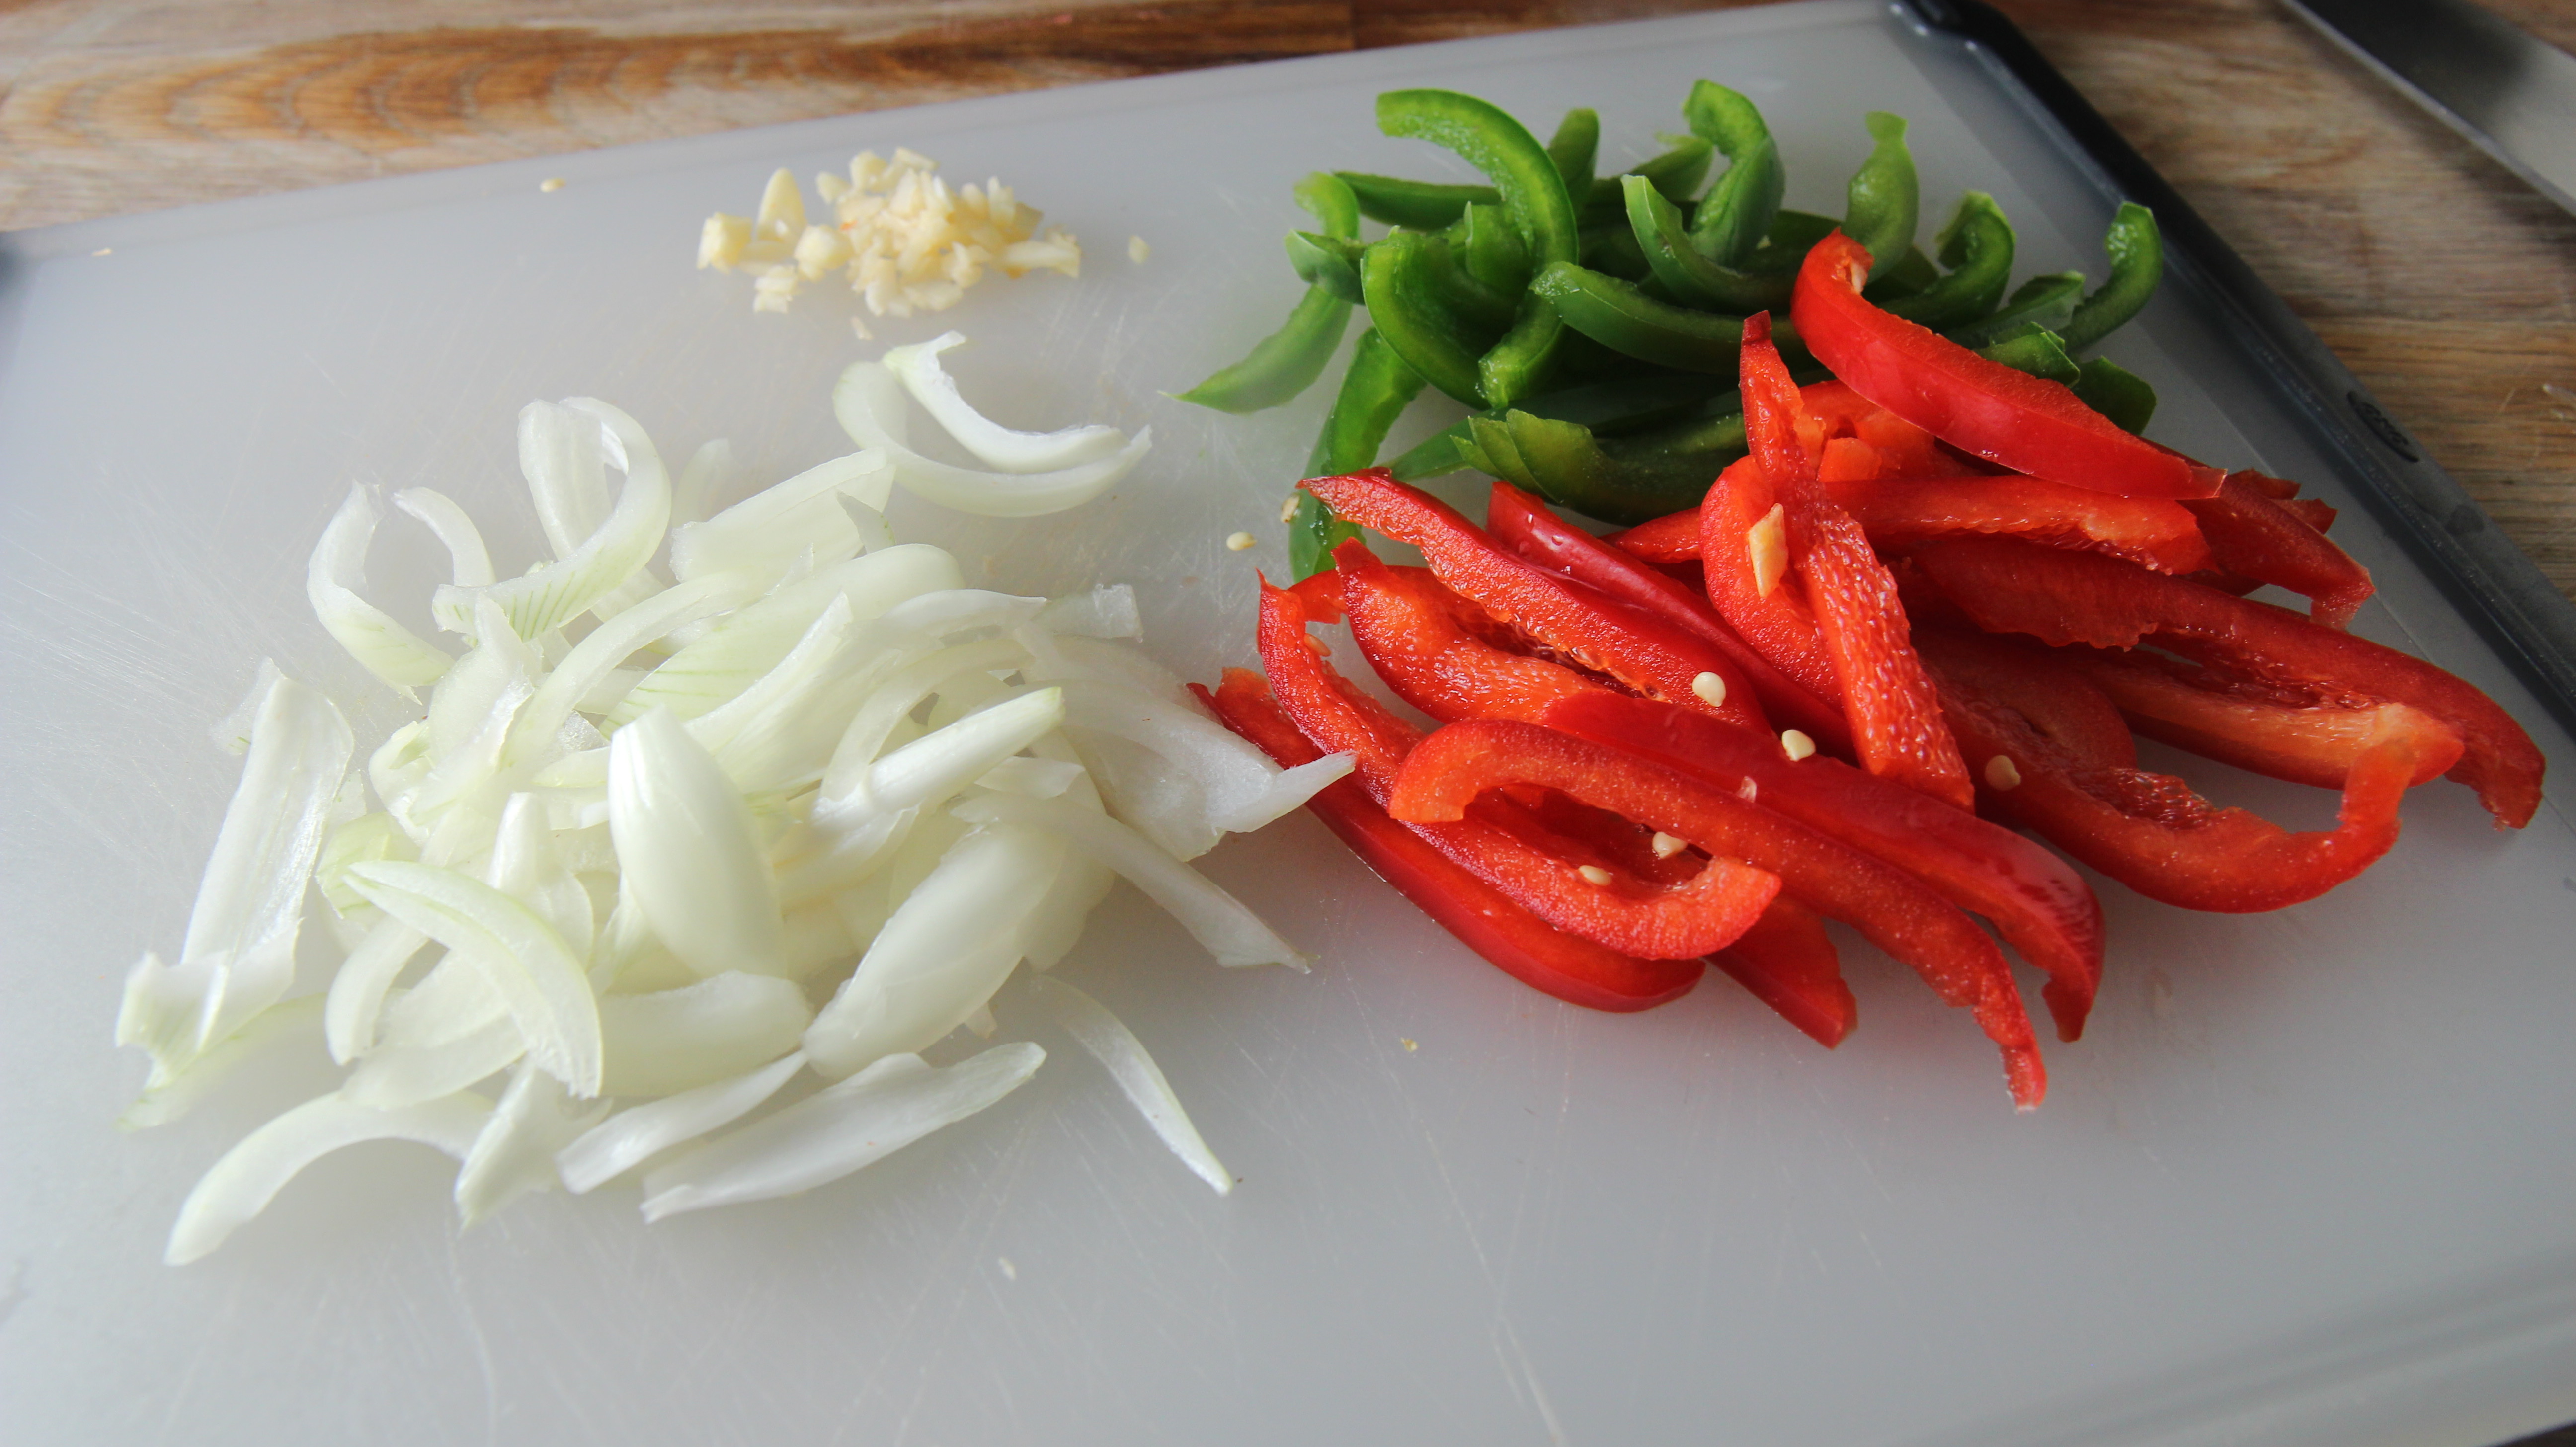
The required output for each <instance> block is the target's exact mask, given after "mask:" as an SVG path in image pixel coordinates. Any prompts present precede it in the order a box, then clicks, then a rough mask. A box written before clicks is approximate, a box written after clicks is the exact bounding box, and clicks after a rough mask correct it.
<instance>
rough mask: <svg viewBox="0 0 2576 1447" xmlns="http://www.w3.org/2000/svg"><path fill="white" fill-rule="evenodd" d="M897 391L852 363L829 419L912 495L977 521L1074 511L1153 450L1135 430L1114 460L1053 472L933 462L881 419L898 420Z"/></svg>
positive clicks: (884, 374)
mask: <svg viewBox="0 0 2576 1447" xmlns="http://www.w3.org/2000/svg"><path fill="white" fill-rule="evenodd" d="M902 407H903V384H902V383H900V382H898V381H896V380H895V377H894V374H893V373H891V372H889V371H887V370H886V369H885V368H884V367H883V366H882V365H880V364H878V363H875V362H856V363H852V364H851V366H850V368H849V369H848V370H847V371H845V372H843V373H842V374H841V381H840V384H839V385H838V386H836V387H834V388H833V389H832V412H833V415H835V416H837V417H839V418H840V419H841V430H842V431H844V432H847V433H849V434H850V439H851V440H852V441H854V442H856V443H858V444H859V445H860V446H861V447H874V448H878V449H880V450H882V451H883V452H884V453H885V454H886V456H887V458H888V459H889V460H890V461H891V462H892V463H893V464H894V480H895V481H896V482H898V483H901V484H902V485H903V486H904V488H905V489H906V490H908V491H910V492H912V493H913V494H915V495H916V496H919V497H921V498H924V499H926V500H928V501H930V502H935V503H937V504H939V505H940V506H942V507H950V508H955V509H956V510H957V511H959V512H966V513H974V514H976V515H978V516H982V517H1037V516H1040V515H1041V514H1045V513H1055V512H1062V511H1064V510H1065V509H1067V508H1071V507H1079V506H1081V505H1082V504H1084V503H1086V502H1089V501H1091V500H1092V499H1093V498H1095V497H1098V496H1099V495H1100V494H1102V493H1104V492H1107V491H1108V490H1109V489H1110V488H1111V487H1113V486H1115V485H1117V483H1118V482H1119V481H1120V480H1121V479H1122V478H1124V477H1126V476H1127V474H1128V473H1130V472H1133V471H1134V470H1135V469H1136V464H1137V463H1138V462H1140V461H1142V460H1144V456H1145V453H1146V451H1147V450H1148V449H1149V448H1151V447H1152V446H1153V441H1154V429H1153V428H1151V427H1142V428H1138V429H1137V432H1136V436H1135V439H1134V440H1133V441H1130V442H1129V443H1128V444H1127V445H1126V446H1124V447H1122V448H1120V449H1119V450H1118V451H1117V452H1116V453H1114V454H1112V455H1110V456H1108V457H1103V458H1100V459H1098V460H1096V461H1092V462H1086V463H1082V464H1081V465H1079V466H1075V467H1067V468H1063V469H1060V470H1058V471H1054V472H1026V473H1008V472H978V471H976V470H975V469H973V468H969V467H957V466H953V465H951V464H949V463H945V462H934V461H932V460H931V459H929V458H927V457H924V456H922V455H921V454H920V453H918V452H915V451H913V450H912V449H911V448H909V447H906V446H904V445H903V442H902V439H901V434H900V433H899V432H897V431H893V430H891V429H890V427H889V424H888V423H887V422H886V421H885V420H884V419H886V418H888V417H890V416H896V417H899V416H900V414H901V409H902Z"/></svg>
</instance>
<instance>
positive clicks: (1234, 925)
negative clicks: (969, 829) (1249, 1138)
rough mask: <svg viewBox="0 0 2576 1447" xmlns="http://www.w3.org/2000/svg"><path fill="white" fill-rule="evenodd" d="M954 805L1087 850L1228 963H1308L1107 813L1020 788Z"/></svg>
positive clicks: (990, 821) (969, 818) (969, 814)
mask: <svg viewBox="0 0 2576 1447" xmlns="http://www.w3.org/2000/svg"><path fill="white" fill-rule="evenodd" d="M949 812H951V813H953V814H955V815H956V816H957V817H958V818H960V819H963V820H965V821H966V822H968V823H970V824H986V825H998V824H1017V825H1022V826H1024V827H1027V828H1031V829H1039V830H1044V831H1045V832H1047V833H1049V834H1053V835H1055V836H1057V837H1059V838H1062V839H1064V840H1066V841H1067V842H1069V843H1071V844H1072V845H1074V846H1075V847H1076V848H1077V849H1079V850H1080V851H1081V852H1082V853H1083V855H1084V856H1085V857H1087V858H1090V859H1095V860H1098V861H1099V862H1100V863H1102V864H1106V865H1108V866H1109V867H1110V868H1112V869H1114V870H1117V871H1118V872H1119V873H1120V874H1122V875H1124V876H1126V878H1127V881H1128V882H1129V883H1131V884H1133V885H1135V886H1136V887H1137V888H1138V889H1141V890H1143V891H1144V892H1145V896H1146V898H1148V899H1151V900H1153V901H1154V903H1156V904H1159V905H1161V906H1162V907H1163V908H1164V909H1165V910H1167V911H1169V912H1170V914H1171V916H1172V918H1174V919H1176V920H1179V921H1180V922H1181V926H1182V928H1184V929H1187V930H1188V931H1189V932H1190V937H1191V938H1193V939H1195V940H1197V941H1198V942H1199V943H1200V944H1202V945H1205V946H1206V947H1207V950H1208V953H1210V954H1212V955H1214V956H1216V961H1217V963H1218V964H1220V965H1225V966H1229V967H1240V966H1245V965H1286V966H1287V967H1289V968H1290V969H1292V970H1297V971H1300V972H1302V971H1304V970H1305V968H1306V965H1307V957H1306V956H1305V955H1302V954H1300V953H1298V952H1297V951H1296V950H1294V949H1292V948H1290V947H1289V944H1288V942H1287V941H1286V940H1283V939H1281V938H1280V937H1279V936H1278V934H1277V933H1276V932H1274V931H1273V930H1272V929H1271V928H1270V926H1268V925H1266V924H1263V923H1262V922H1261V917H1260V916H1259V915H1256V914H1254V913H1253V912H1252V911H1251V910H1249V909H1246V908H1244V906H1243V903H1242V901H1240V900H1238V899H1236V898H1235V897H1234V896H1233V895H1231V894H1228V893H1226V892H1225V891H1224V890H1223V889H1221V888H1219V887H1218V886H1217V885H1216V884H1215V883H1213V882H1212V881H1210V880H1209V879H1208V877H1207V876H1206V875H1204V874H1201V873H1199V872H1198V871H1197V870H1195V869H1192V868H1190V867H1189V866H1188V865H1186V864H1183V863H1182V862H1181V861H1179V860H1177V859H1174V858H1173V857H1172V856H1170V855H1169V854H1166V853H1164V852H1163V851H1162V850H1160V849H1157V848H1155V847H1154V845H1153V843H1152V841H1150V840H1148V839H1146V838H1145V836H1143V835H1142V834H1139V833H1137V832H1136V831H1135V830H1133V829H1130V828H1128V827H1127V826H1126V825H1124V824H1121V823H1119V822H1118V821H1117V820H1115V819H1112V818H1110V817H1109V816H1108V815H1106V814H1095V813H1093V812H1092V811H1091V810H1089V809H1085V808H1083V807H1082V806H1081V805H1079V804H1069V803H1066V802H1065V801H1064V800H1062V799H1031V798H1028V797H1026V796H1025V795H1018V794H987V795H985V796H984V797H982V798H980V799H969V800H967V801H966V802H965V803H963V804H959V805H958V806H956V808H954V809H952V810H950V811H949ZM862 968H864V967H862Z"/></svg>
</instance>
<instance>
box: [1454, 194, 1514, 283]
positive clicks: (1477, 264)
mask: <svg viewBox="0 0 2576 1447" xmlns="http://www.w3.org/2000/svg"><path fill="white" fill-rule="evenodd" d="M1452 229H1453V231H1454V232H1455V235H1454V236H1453V237H1452V238H1451V245H1453V246H1455V247H1456V248H1457V251H1458V258H1459V264H1460V265H1462V266H1464V267H1466V268H1467V274H1468V275H1469V276H1471V277H1474V278H1475V279H1476V280H1477V281H1480V282H1482V283H1484V284H1485V285H1487V286H1490V287H1492V288H1494V289H1495V290H1496V291H1500V292H1506V293H1510V292H1518V291H1519V290H1520V289H1521V288H1523V287H1525V286H1528V285H1529V277H1530V259H1529V247H1528V246H1527V245H1526V244H1524V243H1523V242H1522V240H1521V234H1520V233H1519V232H1517V231H1514V230H1513V229H1512V228H1511V224H1510V223H1509V222H1507V221H1505V220H1504V219H1503V208H1502V207H1500V206H1489V205H1486V204H1485V203H1484V202H1482V201H1479V202H1476V203H1474V204H1472V205H1470V206H1469V207H1468V208H1467V214H1465V215H1464V216H1461V217H1459V218H1458V224H1457V226H1456V227H1454V228H1452Z"/></svg>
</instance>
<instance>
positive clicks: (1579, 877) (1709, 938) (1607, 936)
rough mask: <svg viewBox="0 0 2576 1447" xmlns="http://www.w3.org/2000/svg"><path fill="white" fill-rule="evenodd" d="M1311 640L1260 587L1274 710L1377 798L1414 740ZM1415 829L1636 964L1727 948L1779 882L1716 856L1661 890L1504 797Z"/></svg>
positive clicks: (1533, 907) (1288, 596)
mask: <svg viewBox="0 0 2576 1447" xmlns="http://www.w3.org/2000/svg"><path fill="white" fill-rule="evenodd" d="M1334 511H1335V512H1340V511H1341V509H1340V507H1339V506H1338V505H1337V506H1336V507H1335V508H1334ZM1355 521H1356V519H1355ZM1307 643H1308V638H1307V634H1306V610H1305V606H1304V604H1303V602H1302V601H1301V600H1300V599H1299V598H1298V597H1297V596H1296V595H1295V594H1293V593H1290V592H1287V591H1285V590H1284V589H1279V588H1273V587H1271V586H1270V585H1269V584H1268V583H1266V582H1265V583H1264V584H1262V592H1261V623H1260V645H1261V663H1262V667H1263V668H1264V669H1266V670H1267V671H1268V672H1269V674H1270V686H1271V687H1272V688H1273V689H1274V690H1276V691H1277V695H1278V698H1279V704H1280V707H1281V708H1282V709H1284V710H1285V711H1286V712H1287V714H1288V717H1289V718H1290V719H1292V720H1294V721H1295V723H1296V725H1297V728H1298V730H1299V731H1300V732H1302V733H1304V734H1305V735H1306V737H1307V738H1309V739H1311V740H1313V741H1314V743H1315V745H1316V746H1317V747H1318V748H1321V749H1323V750H1325V751H1326V752H1328V753H1345V752H1347V753H1349V754H1351V755H1352V756H1353V758H1354V759H1355V760H1356V763H1357V767H1356V768H1355V769H1354V770H1353V772H1354V773H1355V774H1356V775H1357V776H1358V778H1359V780H1360V785H1361V787H1362V788H1364V789H1366V790H1367V791H1368V792H1369V794H1370V795H1371V796H1372V797H1374V798H1376V799H1377V801H1378V802H1379V803H1381V804H1383V803H1385V802H1386V799H1387V797H1388V791H1389V790H1391V789H1392V788H1393V786H1394V782H1395V778H1396V777H1397V770H1398V769H1399V768H1400V767H1401V765H1402V763H1403V760H1404V759H1405V757H1406V755H1407V754H1408V753H1410V752H1412V751H1413V750H1414V748H1415V747H1416V742H1415V741H1416V740H1417V739H1418V738H1419V737H1420V736H1419V735H1418V734H1417V733H1416V732H1415V731H1414V728H1413V726H1412V725H1411V724H1408V723H1406V722H1405V721H1404V720H1402V719H1400V718H1397V717H1396V716H1395V715H1394V714H1392V713H1390V712H1388V711H1387V709H1386V706H1385V705H1383V704H1381V703H1379V702H1377V700H1375V699H1373V698H1370V697H1369V696H1368V695H1366V694H1364V693H1361V692H1360V691H1359V690H1357V689H1355V688H1353V687H1352V686H1351V685H1350V683H1349V682H1348V681H1347V680H1345V679H1344V678H1342V676H1341V675H1340V674H1338V673H1336V672H1334V670H1333V668H1332V666H1331V665H1330V664H1327V663H1326V662H1324V660H1323V659H1322V658H1321V657H1319V656H1317V654H1316V653H1315V652H1314V651H1313V650H1312V649H1310V648H1309V647H1308V646H1307ZM1416 832H1417V833H1419V834H1421V835H1422V837H1423V838H1424V839H1426V840H1428V841H1430V843H1431V845H1432V846H1433V847H1434V848H1436V849H1438V850H1439V851H1440V852H1441V853H1442V854H1444V855H1447V856H1448V857H1449V858H1450V859H1451V860H1452V861H1454V862H1455V863H1457V864H1458V865H1459V866H1460V867H1462V868H1464V869H1466V870H1467V871H1468V872H1469V873H1471V874H1474V875H1475V876H1476V877H1477V878H1479V879H1482V880H1483V881H1485V882H1486V883H1487V884H1490V885H1492V886H1493V887H1494V888H1496V889H1498V890H1500V891H1502V892H1503V894H1504V895H1506V896H1508V897H1509V898H1510V899H1511V900H1512V902H1513V903H1515V904H1518V905H1519V906H1520V907H1521V908H1523V909H1526V910H1528V911H1529V912H1530V913H1532V914H1534V915H1537V916H1538V917H1539V918H1541V919H1543V920H1545V921H1547V922H1548V923H1549V924H1552V925H1554V926H1556V927H1557V928H1558V929H1561V930H1565V931H1567V932H1569V933H1572V934H1578V935H1581V936H1583V937H1584V938H1585V939H1588V940H1591V941H1593V942H1594V943H1596V944H1600V945H1604V946H1607V947H1608V948H1610V949H1612V950H1615V951H1617V952H1618V953H1620V954H1624V955H1635V956H1637V957H1638V958H1640V959H1650V960H1686V959H1691V958H1693V957H1695V956H1699V955H1705V954H1709V953H1711V952H1713V951H1716V950H1719V949H1722V948H1724V947H1725V946H1726V945H1727V944H1728V943H1729V942H1731V941H1732V940H1734V938H1735V937H1736V936H1737V935H1740V934H1742V933H1744V931H1745V930H1746V929H1748V928H1750V927H1751V926H1752V923H1753V920H1754V918H1755V916H1757V915H1759V914H1761V913H1762V908H1763V906H1765V905H1767V904H1769V903H1770V902H1771V899H1772V896H1774V895H1776V894H1777V893H1778V892H1779V889H1780V883H1779V880H1778V879H1776V878H1775V877H1773V876H1772V875H1770V874H1767V873H1765V872H1763V871H1761V870H1759V869H1754V868H1750V867H1748V866H1746V865H1743V864H1739V863H1736V862H1735V861H1733V860H1732V859H1717V860H1711V861H1710V862H1709V864H1708V866H1707V867H1706V868H1705V869H1702V870H1701V871H1700V872H1699V873H1698V874H1697V875H1696V876H1694V877H1693V878H1692V879H1690V880H1689V881H1688V882H1686V883H1684V884H1682V885H1680V886H1678V887H1666V886H1664V885H1661V884H1658V883H1656V882H1655V881H1653V880H1651V879H1642V878H1639V877H1638V876H1636V875H1634V874H1631V873H1629V872H1627V871H1624V870H1620V869H1618V868H1615V867H1614V866H1613V864H1612V863H1611V861H1609V860H1607V859H1604V858H1602V857H1601V856H1600V855H1599V853H1598V852H1597V851H1594V850H1591V849H1588V848H1585V847H1584V846H1583V845H1582V844H1581V843H1580V842H1579V841H1576V840H1570V839H1566V838H1565V837H1563V836H1561V835H1557V834H1554V833H1552V832H1550V831H1548V830H1546V829H1545V828H1543V827H1541V826H1540V825H1539V824H1538V823H1537V822H1536V821H1535V820H1533V819H1531V818H1530V816H1529V813H1528V811H1527V810H1525V809H1522V808H1520V807H1518V806H1517V805H1513V804H1510V803H1509V802H1507V801H1505V802H1497V803H1494V804H1490V805H1487V806H1483V807H1480V808H1479V809H1478V811H1477V813H1476V817H1474V818H1472V819H1459V820H1457V821H1456V822H1454V823H1444V824H1438V825H1432V826H1429V827H1425V828H1422V829H1419V830H1417V831H1416ZM1586 866H1589V867H1590V868H1592V869H1593V870H1595V871H1598V873H1597V875H1596V876H1595V877H1594V878H1587V877H1585V875H1584V874H1583V873H1582V872H1581V871H1582V870H1583V869H1584V868H1585V867H1586ZM1605 878H1606V880H1607V882H1606V883H1603V882H1598V881H1599V880H1600V879H1605Z"/></svg>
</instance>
